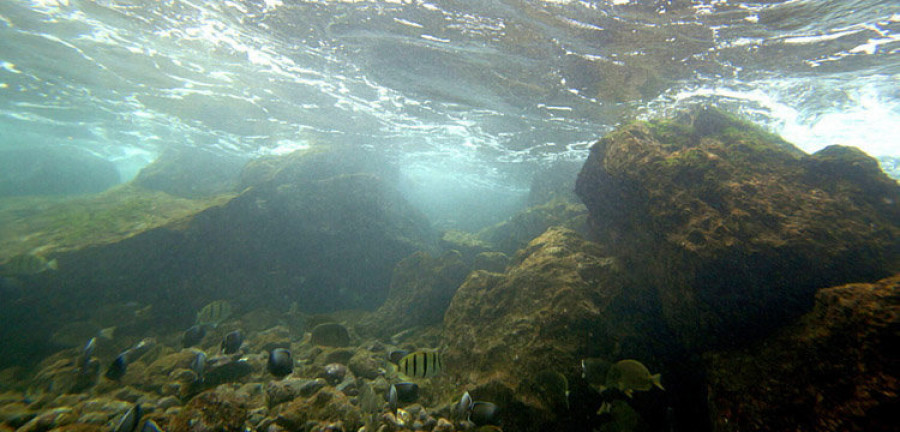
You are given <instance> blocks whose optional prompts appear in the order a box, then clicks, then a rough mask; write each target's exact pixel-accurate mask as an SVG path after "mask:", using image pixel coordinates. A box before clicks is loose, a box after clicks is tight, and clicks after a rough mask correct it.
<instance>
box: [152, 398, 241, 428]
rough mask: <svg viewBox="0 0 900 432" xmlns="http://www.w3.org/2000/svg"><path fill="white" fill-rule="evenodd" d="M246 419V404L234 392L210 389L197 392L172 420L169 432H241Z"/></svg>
mask: <svg viewBox="0 0 900 432" xmlns="http://www.w3.org/2000/svg"><path fill="white" fill-rule="evenodd" d="M247 417H248V411H247V407H246V406H245V403H244V402H243V401H242V400H241V399H240V398H239V397H238V396H237V395H236V394H234V393H233V392H230V391H227V390H221V391H220V390H210V391H206V392H203V393H200V394H199V395H197V396H196V397H194V398H193V399H191V401H190V402H188V404H187V405H185V407H184V409H183V410H182V411H181V413H180V414H178V415H177V416H175V418H174V419H172V422H171V424H170V425H169V428H168V429H167V430H168V431H169V432H205V431H220V432H243V431H244V430H245V426H244V421H245V420H246V419H247Z"/></svg>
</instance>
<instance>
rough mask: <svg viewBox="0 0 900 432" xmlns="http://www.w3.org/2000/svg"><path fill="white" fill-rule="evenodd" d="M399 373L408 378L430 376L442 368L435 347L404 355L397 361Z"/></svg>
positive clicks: (439, 371)
mask: <svg viewBox="0 0 900 432" xmlns="http://www.w3.org/2000/svg"><path fill="white" fill-rule="evenodd" d="M398 366H399V370H400V373H402V374H403V375H406V376H408V377H410V378H431V377H433V376H435V375H437V374H439V373H441V369H442V368H443V364H442V363H441V356H440V354H438V351H437V350H436V349H431V350H419V351H415V352H412V353H409V354H407V355H406V357H403V358H402V359H400V363H398Z"/></svg>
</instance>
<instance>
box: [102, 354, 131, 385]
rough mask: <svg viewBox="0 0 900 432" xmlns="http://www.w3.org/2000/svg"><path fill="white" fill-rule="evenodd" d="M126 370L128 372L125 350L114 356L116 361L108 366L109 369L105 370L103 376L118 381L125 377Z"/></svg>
mask: <svg viewBox="0 0 900 432" xmlns="http://www.w3.org/2000/svg"><path fill="white" fill-rule="evenodd" d="M126 370H128V351H127V350H125V351H123V352H122V353H121V354H119V355H118V356H116V359H115V360H113V362H112V364H110V365H109V368H108V369H106V374H105V376H106V377H107V378H109V379H111V380H113V381H118V380H120V379H122V376H123V375H125V371H126Z"/></svg>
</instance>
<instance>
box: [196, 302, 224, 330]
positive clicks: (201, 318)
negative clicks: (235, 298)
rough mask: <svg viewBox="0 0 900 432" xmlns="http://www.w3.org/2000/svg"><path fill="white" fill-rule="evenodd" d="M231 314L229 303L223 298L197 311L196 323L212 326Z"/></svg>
mask: <svg viewBox="0 0 900 432" xmlns="http://www.w3.org/2000/svg"><path fill="white" fill-rule="evenodd" d="M229 316H231V303H228V302H227V301H225V300H216V301H214V302H212V303H210V304H208V305H206V306H203V309H200V311H198V312H197V324H201V325H203V324H207V325H212V326H213V327H215V326H217V325H219V324H220V323H221V322H222V321H225V320H226V319H228V317H229Z"/></svg>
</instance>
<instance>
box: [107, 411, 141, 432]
mask: <svg viewBox="0 0 900 432" xmlns="http://www.w3.org/2000/svg"><path fill="white" fill-rule="evenodd" d="M143 415H144V412H143V410H142V409H141V405H140V404H134V406H133V407H131V409H129V410H128V411H126V412H125V415H123V416H122V419H120V420H119V423H118V424H117V425H116V428H115V429H113V432H135V431H137V429H138V423H140V422H141V417H143Z"/></svg>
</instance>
